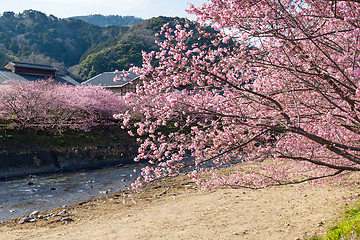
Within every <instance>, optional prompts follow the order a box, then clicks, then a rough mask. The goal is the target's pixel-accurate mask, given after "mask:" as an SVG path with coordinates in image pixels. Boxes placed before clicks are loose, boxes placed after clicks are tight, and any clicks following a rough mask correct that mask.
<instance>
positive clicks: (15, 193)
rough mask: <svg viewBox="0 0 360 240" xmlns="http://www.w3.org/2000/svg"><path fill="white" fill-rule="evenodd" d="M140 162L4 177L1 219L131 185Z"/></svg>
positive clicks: (66, 203)
mask: <svg viewBox="0 0 360 240" xmlns="http://www.w3.org/2000/svg"><path fill="white" fill-rule="evenodd" d="M134 168H141V165H140V164H128V165H117V166H114V167H106V168H100V169H91V170H89V169H88V170H80V171H76V172H65V173H53V174H46V175H40V176H31V175H30V176H29V177H25V178H16V179H10V180H4V181H0V221H4V220H9V219H11V218H13V217H22V216H24V215H27V214H30V213H31V212H33V211H35V210H38V211H42V210H47V209H51V208H56V207H60V206H63V205H71V204H75V203H76V202H78V201H84V200H87V199H91V198H94V197H100V196H104V195H106V194H110V193H113V192H116V191H119V190H121V189H125V188H127V187H128V186H129V185H130V183H131V182H132V180H134V179H135V175H133V176H130V175H131V174H132V173H133V169H134Z"/></svg>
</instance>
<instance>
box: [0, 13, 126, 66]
mask: <svg viewBox="0 0 360 240" xmlns="http://www.w3.org/2000/svg"><path fill="white" fill-rule="evenodd" d="M128 29H129V28H128V27H122V26H109V27H100V26H97V25H93V24H89V23H86V22H84V21H81V20H79V19H60V18H57V17H55V16H53V15H50V16H47V15H45V14H44V13H42V12H39V11H35V10H26V11H24V12H23V13H19V14H15V13H14V12H4V13H3V14H2V15H0V64H1V66H0V67H3V66H4V63H6V62H7V61H8V60H11V59H15V60H20V61H23V60H26V61H32V60H37V61H38V60H39V59H40V58H42V56H43V57H44V59H43V60H46V61H48V64H50V63H57V64H58V63H60V64H61V63H62V64H64V66H65V67H66V68H68V67H70V66H73V65H76V64H79V62H80V59H81V58H86V56H84V54H86V52H88V51H90V49H93V48H96V47H97V46H98V45H99V44H103V45H106V44H105V43H108V44H110V45H113V44H116V42H117V40H116V38H117V37H118V35H122V34H123V33H125V32H127V31H128ZM30 55H32V56H31V57H29V56H30ZM34 55H35V56H34ZM49 61H50V62H49Z"/></svg>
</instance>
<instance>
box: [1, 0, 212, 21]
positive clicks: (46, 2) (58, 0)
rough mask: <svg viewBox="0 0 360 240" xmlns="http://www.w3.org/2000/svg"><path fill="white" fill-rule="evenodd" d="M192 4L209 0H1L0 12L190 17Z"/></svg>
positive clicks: (64, 15)
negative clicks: (189, 7)
mask: <svg viewBox="0 0 360 240" xmlns="http://www.w3.org/2000/svg"><path fill="white" fill-rule="evenodd" d="M189 2H191V3H193V4H194V5H195V6H199V5H201V4H202V3H207V2H208V0H13V1H11V0H10V1H2V2H1V4H0V13H3V12H5V11H13V12H15V13H19V12H23V11H24V10H27V9H33V10H38V11H41V12H44V13H46V14H47V15H49V14H52V15H55V16H56V17H59V18H66V17H71V16H81V15H90V14H103V15H121V16H136V17H141V18H145V19H146V18H151V17H157V16H169V17H173V16H178V17H189V18H191V19H195V17H191V16H190V15H188V14H187V13H186V12H185V9H186V8H188V3H189Z"/></svg>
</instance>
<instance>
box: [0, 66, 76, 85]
mask: <svg viewBox="0 0 360 240" xmlns="http://www.w3.org/2000/svg"><path fill="white" fill-rule="evenodd" d="M43 79H45V77H42V76H36V75H29V74H19V73H14V72H12V71H11V70H9V69H0V85H7V84H8V83H7V82H8V81H9V80H17V81H24V82H34V81H37V80H43ZM53 79H54V80H55V81H56V82H59V83H66V84H69V85H79V83H78V82H77V81H75V80H74V79H72V78H71V77H69V76H65V75H60V74H58V75H56V76H54V77H53Z"/></svg>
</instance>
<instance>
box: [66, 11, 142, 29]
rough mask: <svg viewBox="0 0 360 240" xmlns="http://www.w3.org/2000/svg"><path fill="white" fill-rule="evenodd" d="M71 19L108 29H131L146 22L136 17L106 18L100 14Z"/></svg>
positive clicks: (115, 16)
mask: <svg viewBox="0 0 360 240" xmlns="http://www.w3.org/2000/svg"><path fill="white" fill-rule="evenodd" d="M71 18H75V19H80V20H82V21H84V22H87V23H91V24H94V25H98V26H101V27H107V26H126V27H131V26H133V25H135V24H137V23H139V22H141V21H143V20H144V19H142V18H138V17H134V16H119V15H109V16H104V15H100V14H93V15H88V16H76V17H71Z"/></svg>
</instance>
